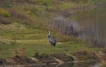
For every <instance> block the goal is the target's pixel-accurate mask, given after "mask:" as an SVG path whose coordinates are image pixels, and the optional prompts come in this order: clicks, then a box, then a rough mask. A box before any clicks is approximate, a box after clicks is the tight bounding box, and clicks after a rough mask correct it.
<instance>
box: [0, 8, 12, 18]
mask: <svg viewBox="0 0 106 67" xmlns="http://www.w3.org/2000/svg"><path fill="white" fill-rule="evenodd" d="M0 15H1V16H3V17H10V16H11V15H10V13H9V12H8V11H7V10H5V9H3V8H0Z"/></svg>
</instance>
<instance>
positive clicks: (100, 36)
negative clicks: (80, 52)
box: [70, 8, 106, 45]
mask: <svg viewBox="0 0 106 67" xmlns="http://www.w3.org/2000/svg"><path fill="white" fill-rule="evenodd" d="M70 19H71V20H73V21H77V22H78V23H79V26H80V31H81V32H80V34H79V38H85V37H89V38H87V39H93V41H94V42H96V44H98V43H99V44H100V45H103V44H106V30H105V29H106V8H95V9H89V10H83V11H79V12H77V13H74V14H73V15H72V16H71V17H70ZM91 41H92V40H91Z"/></svg>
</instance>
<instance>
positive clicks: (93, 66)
mask: <svg viewBox="0 0 106 67" xmlns="http://www.w3.org/2000/svg"><path fill="white" fill-rule="evenodd" d="M100 66H101V63H99V62H97V63H95V62H86V63H85V62H80V63H63V64H61V65H41V66H31V67H100Z"/></svg>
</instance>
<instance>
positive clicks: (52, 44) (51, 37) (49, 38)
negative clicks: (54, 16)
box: [48, 31, 57, 50]
mask: <svg viewBox="0 0 106 67" xmlns="http://www.w3.org/2000/svg"><path fill="white" fill-rule="evenodd" d="M48 40H49V42H50V43H51V50H52V46H54V50H55V46H56V42H57V41H56V38H55V37H54V36H50V31H48Z"/></svg>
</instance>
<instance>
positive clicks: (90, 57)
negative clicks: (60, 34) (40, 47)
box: [0, 51, 106, 67]
mask: <svg viewBox="0 0 106 67" xmlns="http://www.w3.org/2000/svg"><path fill="white" fill-rule="evenodd" d="M105 56H106V51H99V52H88V51H78V52H73V53H70V54H68V55H67V54H65V53H60V54H49V55H47V54H41V55H39V54H38V53H35V55H34V56H33V57H27V56H18V55H16V56H14V57H13V58H8V59H0V62H3V64H4V65H5V66H7V65H8V66H10V67H11V66H16V67H17V66H19V65H20V66H40V65H61V64H63V63H79V62H101V63H106V57H105ZM0 65H2V63H0Z"/></svg>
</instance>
